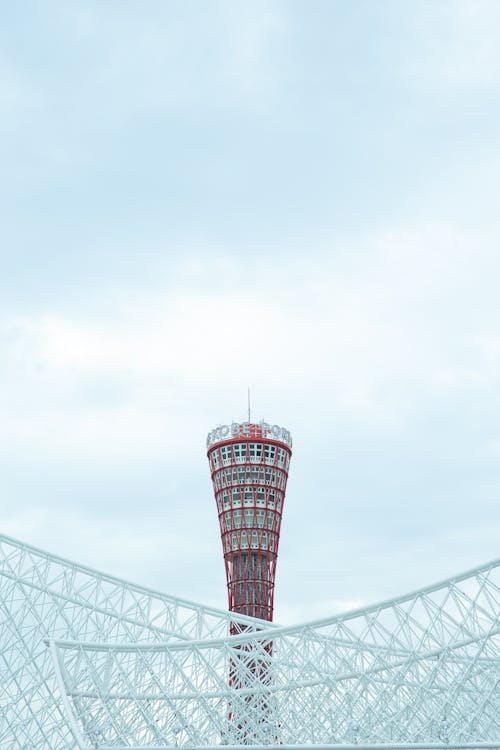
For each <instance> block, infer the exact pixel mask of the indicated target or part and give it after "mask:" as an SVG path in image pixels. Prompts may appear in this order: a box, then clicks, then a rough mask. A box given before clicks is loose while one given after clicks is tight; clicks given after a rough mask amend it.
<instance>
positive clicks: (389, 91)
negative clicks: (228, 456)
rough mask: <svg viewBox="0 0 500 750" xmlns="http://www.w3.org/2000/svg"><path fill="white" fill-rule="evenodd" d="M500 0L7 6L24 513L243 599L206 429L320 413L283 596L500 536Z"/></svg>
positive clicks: (2, 375)
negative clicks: (233, 588)
mask: <svg viewBox="0 0 500 750" xmlns="http://www.w3.org/2000/svg"><path fill="white" fill-rule="evenodd" d="M499 180H500V4H499V3H498V2H497V1H496V0H452V1H448V0H415V1H414V2H412V3H403V2H400V0H349V1H347V0H328V1H327V0H315V1H314V2H307V1H306V0H300V1H299V0H288V2H287V1H282V0H266V1H263V0H253V2H251V3H249V2H243V1H241V0H228V1H227V2H222V1H219V0H208V1H207V2H202V1H201V0H198V2H194V1H191V0H182V1H181V0H178V1H168V0H149V2H147V3H139V2H131V1H129V0H106V2H102V0H100V1H97V0H85V1H83V0H72V2H71V3H68V2H66V0H64V1H63V0H60V1H57V0H43V1H42V0H25V2H23V3H10V2H4V3H3V7H2V24H1V25H0V261H1V264H0V532H1V533H4V534H7V535H10V536H14V537H16V538H17V539H20V540H22V541H26V542H28V543H30V544H33V545H35V546H38V547H41V548H43V549H47V550H50V551H52V552H54V553H57V554H60V555H63V556H66V557H69V558H71V559H75V560H77V561H79V562H81V563H85V564H87V565H91V566H92V567H95V568H98V569H102V570H105V571H106V572H109V573H114V574H116V575H119V576H122V577H125V578H127V579H130V580H133V581H135V582H138V583H142V584H145V585H149V586H151V587H155V588H159V589H161V590H163V591H166V592H168V593H171V594H175V595H178V596H181V597H183V598H186V599H191V600H195V601H200V602H203V603H206V604H210V605H213V606H217V607H220V608H225V606H226V589H225V580H224V566H223V559H222V550H221V543H220V537H219V531H218V521H217V514H216V508H215V502H214V499H213V494H212V488H211V483H210V476H209V471H208V464H207V460H206V448H205V440H206V434H207V432H208V431H209V430H210V429H212V428H213V427H215V426H216V425H218V424H221V423H222V424H223V423H227V422H230V421H232V420H243V419H244V418H245V414H246V402H247V387H250V389H251V399H252V412H253V415H254V417H255V418H256V419H260V418H265V419H266V421H268V422H271V423H273V424H274V423H277V424H280V425H283V426H285V427H287V428H288V429H290V430H291V432H292V435H293V438H294V450H293V453H294V455H293V459H292V465H291V471H290V478H289V483H288V491H287V498H286V504H285V511H284V519H283V524H282V535H281V542H280V555H279V562H278V571H277V588H276V596H275V619H276V621H278V622H284V623H291V622H296V621H301V620H306V619H313V618H316V617H322V616H327V615H329V614H332V613H336V612H340V611H343V610H346V609H349V608H352V607H357V606H363V605H364V604H367V603H371V602H375V601H377V600H382V599H386V598H390V597H393V596H397V595H399V594H402V593H404V592H406V591H409V590H412V589H415V588H419V587H421V586H424V585H426V584H428V583H432V582H434V581H438V580H441V579H444V578H446V577H448V576H451V575H453V574H455V573H459V572H461V571H463V570H467V569H468V568H471V567H475V566H477V565H480V564H481V563H483V562H486V561H488V560H490V559H494V558H496V557H498V555H499V554H500V546H499V540H500V500H499V494H500V428H499V424H500V395H499V394H500V391H499V388H500V293H499V286H500V285H499V278H500V211H499V193H498V185H499Z"/></svg>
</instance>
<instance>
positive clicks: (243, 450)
mask: <svg viewBox="0 0 500 750" xmlns="http://www.w3.org/2000/svg"><path fill="white" fill-rule="evenodd" d="M233 450H234V459H235V461H237V462H238V463H240V462H242V461H245V460H246V457H247V444H246V443H236V445H234V446H233Z"/></svg>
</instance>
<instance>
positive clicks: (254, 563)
mask: <svg viewBox="0 0 500 750" xmlns="http://www.w3.org/2000/svg"><path fill="white" fill-rule="evenodd" d="M291 448H292V438H291V435H290V432H289V431H288V430H286V429H284V428H283V427H279V426H278V425H270V424H267V423H266V422H264V421H262V422H260V423H258V424H257V423H254V422H242V423H238V422H233V423H232V424H230V425H222V426H219V427H217V428H216V429H215V430H212V431H211V432H209V433H208V436H207V449H208V451H207V456H208V461H209V464H210V471H211V476H212V483H213V488H214V494H215V501H216V503H217V512H218V514H219V523H220V532H221V537H222V550H223V554H224V563H225V568H226V579H227V590H228V600H229V610H230V611H231V612H238V613H239V614H244V615H250V616H252V617H258V618H260V619H261V620H272V619H273V606H274V582H275V576H276V562H277V558H278V545H279V538H280V528H281V518H282V514H283V504H284V500H285V491H286V485H287V480H288V470H289V466H290V458H291V455H292V450H291Z"/></svg>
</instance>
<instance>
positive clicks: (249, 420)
mask: <svg viewBox="0 0 500 750" xmlns="http://www.w3.org/2000/svg"><path fill="white" fill-rule="evenodd" d="M247 390H248V422H249V423H250V422H251V419H250V387H248V389H247Z"/></svg>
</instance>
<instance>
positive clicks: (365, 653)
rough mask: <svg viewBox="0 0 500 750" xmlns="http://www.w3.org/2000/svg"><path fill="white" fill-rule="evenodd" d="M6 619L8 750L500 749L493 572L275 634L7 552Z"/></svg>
mask: <svg viewBox="0 0 500 750" xmlns="http://www.w3.org/2000/svg"><path fill="white" fill-rule="evenodd" d="M0 611H1V619H0V644H1V654H2V660H1V667H0V681H1V690H2V697H1V702H0V747H1V748H2V750H3V749H5V750H14V749H15V750H21V748H22V749H23V750H28V749H29V750H35V748H36V750H62V748H65V750H66V749H70V750H83V749H84V748H85V749H87V748H101V750H105V749H106V748H109V749H110V748H114V750H117V749H118V748H122V750H124V748H127V749H128V750H132V748H135V749H136V750H138V749H139V748H141V750H146V748H150V749H151V748H157V749H159V748H167V747H172V746H179V747H182V746H184V747H189V748H197V747H200V748H201V747H209V746H213V745H220V744H225V745H228V746H233V745H234V746H241V745H247V746H248V745H251V746H267V747H269V746H276V747H278V746H279V747H281V748H283V747H286V746H293V747H294V748H296V750H299V748H301V747H304V746H307V747H310V746H311V745H313V746H317V747H320V746H330V747H336V748H338V749H339V750H340V748H342V747H351V746H352V747H358V748H360V747H365V748H369V747H377V748H384V747H385V748H387V747H391V748H394V749H396V748H403V747H404V748H410V747H411V748H414V750H417V748H434V747H441V748H466V747H469V748H480V747H482V748H494V747H496V748H498V747H500V622H499V614H500V560H497V561H494V562H492V563H490V564H487V565H484V566H481V567H480V568H477V569H475V570H472V571H469V572H468V573H464V574H462V575H459V576H455V577H453V578H451V579H448V580H446V581H443V582H441V583H439V584H436V585H434V586H429V587H426V588H424V589H421V590H419V591H415V592H412V593H411V594H408V595H406V596H402V597H398V598H396V599H393V600H391V601H387V602H384V603H382V604H379V605H372V606H370V607H367V608H364V609H360V610H356V611H354V612H350V613H346V614H341V615H336V616H335V617H331V618H327V619H323V620H320V621H316V622H312V623H304V624H301V625H295V626H288V627H277V626H271V625H270V624H269V623H264V622H262V621H259V620H252V619H251V618H244V617H242V616H241V615H234V614H231V613H225V612H220V611H217V610H214V609H211V608H206V607H203V606H201V605H196V604H192V603H190V602H185V601H181V600H179V599H176V598H174V597H169V596H165V595H162V594H160V593H158V592H154V591H149V590H147V589H144V588H141V587H138V586H134V585H133V584H130V583H127V582H125V581H120V580H119V579H117V578H112V577H110V576H106V575H104V574H101V573H98V572H95V571H92V570H90V569H88V568H84V567H81V566H78V565H77V564H76V563H72V562H69V561H66V560H62V559H60V558H56V557H53V556H51V555H48V554H47V553H43V552H40V551H39V550H35V549H34V548H32V547H29V546H27V545H23V544H21V543H19V542H15V541H14V540H11V539H8V538H6V537H0ZM231 624H232V626H233V629H234V627H235V625H238V626H239V629H240V630H241V632H240V634H239V635H236V636H234V635H233V636H230V635H229V631H230V627H231Z"/></svg>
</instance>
